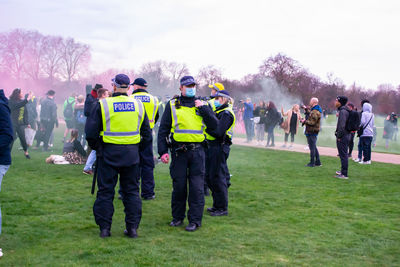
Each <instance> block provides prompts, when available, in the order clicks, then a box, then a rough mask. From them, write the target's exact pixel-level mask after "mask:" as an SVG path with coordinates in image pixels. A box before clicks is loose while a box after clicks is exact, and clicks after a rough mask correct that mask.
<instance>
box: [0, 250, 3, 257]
mask: <svg viewBox="0 0 400 267" xmlns="http://www.w3.org/2000/svg"><path fill="white" fill-rule="evenodd" d="M1 257H3V251H2V250H1V248H0V258H1Z"/></svg>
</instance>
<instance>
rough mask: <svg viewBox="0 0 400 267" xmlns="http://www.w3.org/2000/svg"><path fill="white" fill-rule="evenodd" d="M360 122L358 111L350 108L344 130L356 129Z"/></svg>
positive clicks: (351, 130)
mask: <svg viewBox="0 0 400 267" xmlns="http://www.w3.org/2000/svg"><path fill="white" fill-rule="evenodd" d="M360 123H361V118H360V113H358V112H357V111H355V110H350V111H349V117H348V118H347V121H346V130H347V131H349V132H354V131H358V129H360Z"/></svg>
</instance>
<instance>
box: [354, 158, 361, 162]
mask: <svg viewBox="0 0 400 267" xmlns="http://www.w3.org/2000/svg"><path fill="white" fill-rule="evenodd" d="M353 160H354V162H361V159H359V158H356V159H353Z"/></svg>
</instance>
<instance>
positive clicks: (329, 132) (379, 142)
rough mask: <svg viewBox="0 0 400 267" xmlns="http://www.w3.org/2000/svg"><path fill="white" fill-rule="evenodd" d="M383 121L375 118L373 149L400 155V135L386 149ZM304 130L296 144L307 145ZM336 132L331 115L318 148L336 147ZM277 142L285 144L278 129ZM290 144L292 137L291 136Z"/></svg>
mask: <svg viewBox="0 0 400 267" xmlns="http://www.w3.org/2000/svg"><path fill="white" fill-rule="evenodd" d="M383 121H384V117H381V116H377V117H376V118H375V126H376V127H377V138H376V147H373V148H372V151H374V152H382V153H393V154H400V135H399V137H398V139H397V141H390V143H389V148H386V147H385V139H383V138H382V135H383ZM303 130H304V128H303V127H301V125H300V126H299V132H298V133H297V135H296V136H295V143H296V144H304V145H306V144H307V139H306V137H305V135H304V134H303ZM335 130H336V117H335V115H329V116H328V118H327V119H326V120H324V121H323V122H322V131H321V132H320V133H319V135H318V143H317V145H318V146H326V147H336V139H335ZM274 133H275V142H283V141H284V136H285V133H284V131H283V130H282V129H281V128H279V127H276V128H275V131H274ZM235 136H238V137H243V138H245V137H246V135H245V134H244V133H236V135H235ZM265 138H267V133H265ZM289 142H290V136H289ZM354 142H355V144H354V149H355V150H357V145H358V138H357V137H356V138H355V139H354ZM353 156H354V157H355V156H356V155H355V154H354V155H353Z"/></svg>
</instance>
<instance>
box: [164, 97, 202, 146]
mask: <svg viewBox="0 0 400 267" xmlns="http://www.w3.org/2000/svg"><path fill="white" fill-rule="evenodd" d="M175 102H176V99H173V100H171V101H170V106H171V115H172V129H171V133H173V134H174V135H173V138H174V140H175V141H177V142H195V143H196V142H199V143H200V142H203V141H204V139H205V136H204V134H205V132H204V129H205V125H204V122H203V118H202V117H201V116H200V115H197V114H196V111H197V108H194V107H193V108H189V107H184V106H181V107H180V108H179V109H177V108H176V107H175Z"/></svg>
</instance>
